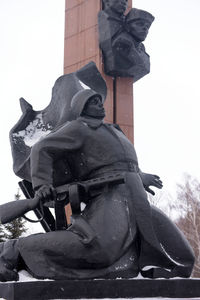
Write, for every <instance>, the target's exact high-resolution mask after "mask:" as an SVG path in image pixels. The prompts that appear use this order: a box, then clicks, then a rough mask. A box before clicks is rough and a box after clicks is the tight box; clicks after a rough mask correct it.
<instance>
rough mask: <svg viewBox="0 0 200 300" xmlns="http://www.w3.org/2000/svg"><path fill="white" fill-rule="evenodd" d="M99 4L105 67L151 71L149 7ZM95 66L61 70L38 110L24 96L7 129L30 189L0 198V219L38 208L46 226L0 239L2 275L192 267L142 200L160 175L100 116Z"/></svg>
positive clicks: (113, 273) (174, 273)
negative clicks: (145, 165) (145, 166)
mask: <svg viewBox="0 0 200 300" xmlns="http://www.w3.org/2000/svg"><path fill="white" fill-rule="evenodd" d="M84 2H89V1H81V3H82V4H83V3H84ZM69 3H72V2H70V1H69ZM102 4H103V5H104V6H102V8H103V11H100V12H99V16H98V18H99V42H100V47H101V48H102V51H103V57H104V63H105V64H104V67H105V72H106V74H107V75H108V76H114V77H116V78H117V77H121V76H123V77H127V76H128V77H131V78H132V77H133V79H134V78H135V81H136V80H139V79H140V78H142V77H143V76H144V75H145V74H147V73H148V72H149V56H148V55H147V53H146V52H145V49H144V46H143V44H142V43H141V42H142V41H143V40H144V39H145V37H146V35H147V32H148V29H149V27H150V25H151V23H152V21H153V19H154V17H153V16H152V15H151V14H149V13H148V12H145V11H143V10H139V9H136V8H133V9H131V10H130V11H129V13H128V14H127V15H124V13H125V10H126V8H127V4H128V1H126V0H115V1H114V0H107V1H106V0H105V1H103V3H102ZM96 19H97V15H96ZM101 72H102V70H98V68H97V66H96V64H95V63H94V62H89V63H87V64H85V65H84V66H83V67H82V68H78V69H76V70H75V71H74V72H70V73H69V74H65V75H63V76H61V77H60V78H58V79H57V80H56V82H55V85H54V87H53V90H52V99H51V102H50V104H49V105H48V106H47V107H46V108H45V109H44V110H42V111H34V110H33V108H32V105H31V104H29V103H28V102H27V101H26V100H25V99H23V98H21V99H20V104H21V109H22V117H21V118H20V120H19V121H18V123H17V124H16V125H15V126H14V127H13V128H12V129H11V131H10V142H11V148H12V155H13V166H14V172H15V174H16V175H17V176H19V177H20V178H21V179H22V181H21V182H20V186H21V188H22V190H23V192H24V194H25V196H26V197H27V198H31V199H26V200H20V201H14V202H10V203H7V204H4V205H1V206H0V220H1V222H2V223H6V222H9V221H11V220H12V219H14V218H16V217H19V216H22V215H24V214H25V213H26V212H28V211H30V210H34V211H35V212H36V215H37V216H38V217H39V221H41V223H42V225H43V227H44V229H45V230H46V233H42V234H35V235H30V236H28V237H24V238H20V239H19V240H10V241H8V242H5V243H1V244H0V281H11V280H12V281H13V280H16V281H17V280H18V272H19V271H20V270H22V269H25V270H27V271H28V272H30V274H32V275H33V276H34V277H35V278H38V279H54V280H56V281H60V280H78V282H77V281H75V282H76V284H78V285H77V288H79V286H80V287H81V281H80V285H79V280H80V279H81V280H90V282H94V279H104V284H105V281H106V279H113V280H117V278H119V277H120V278H122V279H130V278H135V277H137V276H138V274H141V275H142V276H143V277H147V278H151V279H155V278H166V279H169V278H174V277H182V278H188V277H190V275H191V272H192V268H193V264H194V254H193V251H192V248H191V247H190V245H189V243H188V242H187V240H186V239H185V237H184V236H183V234H182V233H181V232H180V230H179V229H178V228H177V227H176V226H175V225H174V224H173V222H172V221H170V220H169V218H168V217H167V216H166V215H165V214H164V213H163V212H162V211H160V210H159V209H157V208H155V207H153V206H151V205H150V204H149V202H148V200H147V192H148V193H151V194H154V191H153V190H152V189H151V186H154V187H156V188H159V189H161V188H162V181H161V179H160V178H159V176H157V175H152V174H147V173H144V172H142V171H141V170H140V168H139V164H138V160H137V154H136V151H135V148H134V146H133V144H132V143H131V142H130V140H129V139H128V138H127V137H126V136H125V134H124V133H123V131H122V130H121V128H120V127H119V125H118V124H116V123H107V122H105V121H104V118H105V115H106V111H105V109H104V102H105V103H106V101H107V95H110V92H109V88H107V85H106V81H105V80H104V78H103V76H104V75H103V74H101ZM109 97H110V96H109ZM123 101H124V105H126V99H124V100H123ZM69 204H70V205H71V209H72V216H71V222H70V223H69V222H67V220H66V214H65V210H66V205H69ZM50 207H53V208H54V209H55V219H54V217H53V216H52V214H51V212H50V210H49V208H50ZM113 284H114V283H113ZM52 285H53V283H52ZM102 289H103V286H102ZM82 296H83V295H82ZM84 296H85V295H84ZM150 296H151V295H150ZM70 297H71V296H69V295H68V298H70ZM108 297H109V296H108ZM30 299H31V298H30ZM44 299H47V298H44Z"/></svg>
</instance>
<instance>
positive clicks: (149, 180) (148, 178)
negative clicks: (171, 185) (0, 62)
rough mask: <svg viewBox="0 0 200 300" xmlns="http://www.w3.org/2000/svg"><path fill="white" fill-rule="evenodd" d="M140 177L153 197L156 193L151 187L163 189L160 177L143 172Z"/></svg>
mask: <svg viewBox="0 0 200 300" xmlns="http://www.w3.org/2000/svg"><path fill="white" fill-rule="evenodd" d="M139 175H140V178H141V180H142V183H143V186H144V188H145V190H146V191H147V192H148V193H150V194H152V195H153V196H154V195H155V192H154V191H153V190H152V189H150V188H149V187H150V186H155V187H156V188H158V189H162V187H163V183H162V181H161V180H160V177H159V176H158V175H153V174H148V173H143V172H140V173H139Z"/></svg>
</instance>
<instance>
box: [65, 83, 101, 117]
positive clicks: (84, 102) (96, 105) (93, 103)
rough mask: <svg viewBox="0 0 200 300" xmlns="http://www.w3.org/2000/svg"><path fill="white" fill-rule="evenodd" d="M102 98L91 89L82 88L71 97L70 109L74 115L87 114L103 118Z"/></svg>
mask: <svg viewBox="0 0 200 300" xmlns="http://www.w3.org/2000/svg"><path fill="white" fill-rule="evenodd" d="M102 99H103V98H102V96H101V95H100V94H97V93H96V92H95V91H93V90H90V89H86V90H82V91H79V92H78V93H77V94H76V95H75V96H74V97H73V98H72V101H71V109H72V111H73V113H74V114H75V115H76V117H79V116H89V117H93V118H98V119H103V118H104V117H105V110H104V107H103V100H102Z"/></svg>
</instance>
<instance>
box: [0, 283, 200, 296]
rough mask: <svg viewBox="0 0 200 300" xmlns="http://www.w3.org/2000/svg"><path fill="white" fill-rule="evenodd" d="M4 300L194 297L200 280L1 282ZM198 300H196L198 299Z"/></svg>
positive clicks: (1, 294)
mask: <svg viewBox="0 0 200 300" xmlns="http://www.w3.org/2000/svg"><path fill="white" fill-rule="evenodd" d="M0 297H2V298H4V299H6V300H45V299H81V298H86V299H94V298H97V299H103V298H141V299H144V298H147V297H149V298H150V297H166V298H172V299H173V298H180V299H183V298H186V299H191V298H197V297H200V280H199V279H198V280H190V279H170V280H164V279H158V280H149V279H128V280H127V279H114V280H112V279H110V280H106V279H98V280H62V281H30V282H10V283H0ZM198 299H199V298H198Z"/></svg>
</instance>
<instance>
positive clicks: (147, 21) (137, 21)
mask: <svg viewBox="0 0 200 300" xmlns="http://www.w3.org/2000/svg"><path fill="white" fill-rule="evenodd" d="M153 21H154V17H153V16H152V15H151V14H150V13H148V12H147V11H145V10H141V9H137V8H133V9H131V11H130V12H129V14H128V15H127V23H128V24H129V27H130V28H131V33H132V34H133V35H134V36H135V37H136V39H137V40H138V41H139V42H143V41H144V40H145V39H146V37H147V34H148V32H149V28H150V26H151V24H152V22H153Z"/></svg>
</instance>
